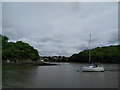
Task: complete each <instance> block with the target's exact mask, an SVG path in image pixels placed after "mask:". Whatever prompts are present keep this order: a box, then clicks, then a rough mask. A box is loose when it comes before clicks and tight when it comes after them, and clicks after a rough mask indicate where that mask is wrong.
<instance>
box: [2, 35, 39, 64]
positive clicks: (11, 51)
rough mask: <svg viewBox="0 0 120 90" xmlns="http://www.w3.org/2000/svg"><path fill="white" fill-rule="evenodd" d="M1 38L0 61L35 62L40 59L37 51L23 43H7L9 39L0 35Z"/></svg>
mask: <svg viewBox="0 0 120 90" xmlns="http://www.w3.org/2000/svg"><path fill="white" fill-rule="evenodd" d="M0 38H2V60H3V62H4V61H6V60H12V61H16V60H19V61H20V60H25V59H30V60H33V61H36V60H38V59H39V58H40V56H39V54H38V51H37V50H36V49H34V48H33V47H32V46H30V45H29V44H28V43H25V42H23V41H16V42H8V40H9V38H8V37H6V36H3V35H0Z"/></svg>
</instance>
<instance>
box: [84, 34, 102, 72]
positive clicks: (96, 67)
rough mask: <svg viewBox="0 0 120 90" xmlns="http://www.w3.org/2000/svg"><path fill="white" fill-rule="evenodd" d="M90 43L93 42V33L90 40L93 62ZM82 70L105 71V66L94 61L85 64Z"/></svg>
mask: <svg viewBox="0 0 120 90" xmlns="http://www.w3.org/2000/svg"><path fill="white" fill-rule="evenodd" d="M90 44H91V34H90V40H89V63H91V60H90V59H91V58H90ZM82 71H83V72H102V71H104V67H103V66H100V65H98V64H97V63H92V64H89V65H88V66H83V67H82Z"/></svg>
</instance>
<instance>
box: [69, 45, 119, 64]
mask: <svg viewBox="0 0 120 90" xmlns="http://www.w3.org/2000/svg"><path fill="white" fill-rule="evenodd" d="M119 50H120V45H116V46H106V47H97V48H95V49H92V50H90V52H91V62H101V63H120V60H119V59H120V51H119ZM69 61H72V62H82V63H88V62H89V50H85V51H82V52H79V53H78V54H73V55H72V56H70V58H69Z"/></svg>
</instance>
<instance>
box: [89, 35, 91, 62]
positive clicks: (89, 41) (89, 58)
mask: <svg viewBox="0 0 120 90" xmlns="http://www.w3.org/2000/svg"><path fill="white" fill-rule="evenodd" d="M90 44H91V34H90V39H89V63H90V62H91V61H90Z"/></svg>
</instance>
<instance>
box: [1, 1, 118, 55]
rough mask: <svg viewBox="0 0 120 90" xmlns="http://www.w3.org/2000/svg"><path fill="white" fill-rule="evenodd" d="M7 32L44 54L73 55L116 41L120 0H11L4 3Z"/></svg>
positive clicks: (11, 38) (4, 22)
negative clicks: (32, 0) (98, 0)
mask: <svg viewBox="0 0 120 90" xmlns="http://www.w3.org/2000/svg"><path fill="white" fill-rule="evenodd" d="M2 8H3V34H4V35H6V36H8V37H9V38H10V40H13V41H15V40H22V41H25V42H27V43H29V44H30V45H32V46H33V47H34V48H37V49H38V51H40V54H41V55H58V54H61V55H67V56H69V55H72V54H74V53H78V52H79V51H82V50H84V49H87V47H88V40H89V34H90V33H91V34H92V45H91V48H94V47H98V46H103V45H110V44H114V43H115V41H116V37H115V36H116V35H113V34H111V33H113V32H114V33H117V27H118V26H117V15H118V14H117V12H118V10H117V3H105V2H103V3H95V2H92V3H91V2H90V3H88V2H87V3H85V2H80V3H78V2H74V3H70V2H69V3H68V2H61V3H57V2H56V3H54V2H53V3H49V2H47V3H44V2H41V3H40V2H39V3H29V2H28V3H25V2H24V3H19V2H18V3H13V2H12V3H9V2H4V3H3V5H2Z"/></svg>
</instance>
